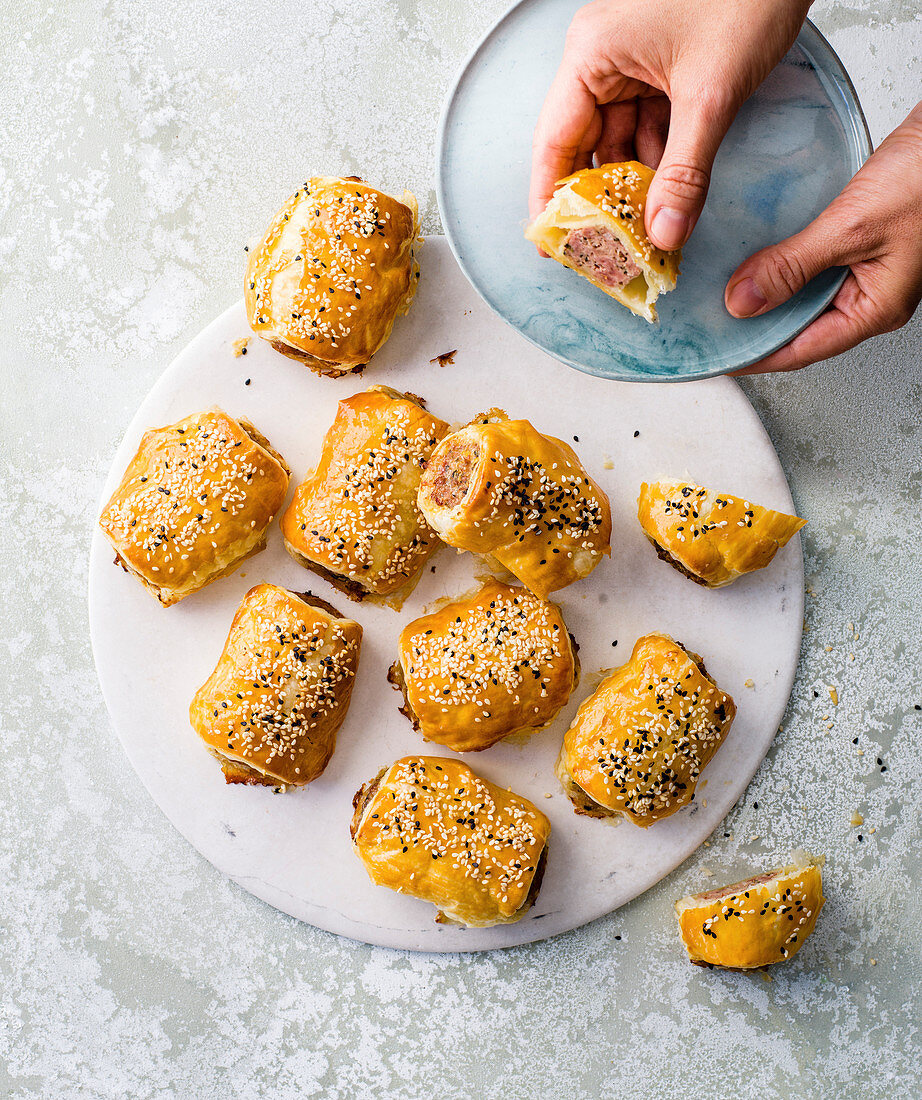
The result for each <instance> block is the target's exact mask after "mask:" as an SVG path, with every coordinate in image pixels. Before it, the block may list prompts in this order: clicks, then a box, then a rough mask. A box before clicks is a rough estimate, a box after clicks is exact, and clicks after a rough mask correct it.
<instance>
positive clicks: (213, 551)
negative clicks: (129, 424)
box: [99, 409, 288, 606]
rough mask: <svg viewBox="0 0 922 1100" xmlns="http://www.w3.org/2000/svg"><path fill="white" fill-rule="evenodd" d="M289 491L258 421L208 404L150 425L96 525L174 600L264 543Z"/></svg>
mask: <svg viewBox="0 0 922 1100" xmlns="http://www.w3.org/2000/svg"><path fill="white" fill-rule="evenodd" d="M287 489H288V466H287V465H286V463H285V461H284V459H283V458H282V457H281V455H279V454H278V453H277V452H276V451H274V450H273V449H272V447H271V446H270V445H269V443H268V442H267V441H266V440H265V439H264V438H263V437H262V436H261V435H260V434H259V433H258V432H257V431H256V429H255V428H254V427H253V425H252V424H250V423H249V421H247V420H243V419H240V420H235V419H234V418H233V417H231V416H228V415H227V413H225V412H222V410H221V409H209V410H208V411H207V412H201V413H195V414H194V415H192V416H187V417H186V418H185V419H183V420H180V421H179V422H178V423H176V424H171V425H170V426H169V427H166V428H151V429H150V430H148V431H146V432H145V433H144V436H143V438H142V440H141V444H140V446H139V447H138V450H137V452H136V454H135V456H134V458H132V460H131V462H130V463H129V464H128V469H127V470H126V471H125V474H124V476H123V477H122V480H121V483H120V485H119V487H118V488H117V489H116V490H115V492H114V493H113V494H112V498H111V500H110V501H109V503H108V504H107V505H106V507H105V508H104V510H103V513H102V515H101V516H100V517H99V526H100V527H101V528H102V530H103V532H104V534H105V535H106V537H107V538H108V540H109V541H110V542H111V543H112V545H113V546H114V547H115V550H116V552H117V556H118V561H119V563H120V564H122V565H123V566H124V568H125V569H127V570H128V572H130V573H132V574H134V575H135V576H136V577H138V578H139V580H141V581H143V583H144V584H145V585H146V586H147V587H148V588H149V589H150V590H151V591H152V592H153V594H154V595H155V596H156V597H157V599H159V600H160V602H161V603H162V604H164V606H169V605H170V604H173V603H176V601H177V600H181V599H182V598H183V597H184V596H188V595H189V594H190V593H192V592H196V591H197V590H198V589H199V588H202V587H203V586H204V585H206V584H208V583H210V582H211V581H213V580H215V579H216V578H217V577H221V576H224V575H225V574H226V573H229V572H232V571H233V570H234V569H236V567H237V566H238V565H239V564H240V562H241V561H243V559H244V558H246V557H248V556H249V555H250V554H254V553H256V552H257V551H258V550H261V549H262V548H263V547H264V546H265V544H266V531H267V529H268V527H269V524H270V523H271V522H272V519H273V517H274V516H275V514H276V512H278V510H279V508H280V507H281V506H282V502H283V501H284V499H285V493H286V491H287Z"/></svg>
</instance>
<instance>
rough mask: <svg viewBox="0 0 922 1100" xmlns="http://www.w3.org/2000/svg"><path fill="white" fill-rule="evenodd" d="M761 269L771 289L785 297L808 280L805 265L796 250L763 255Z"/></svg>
mask: <svg viewBox="0 0 922 1100" xmlns="http://www.w3.org/2000/svg"><path fill="white" fill-rule="evenodd" d="M763 271H764V274H765V276H766V278H767V280H768V282H769V285H770V286H771V288H772V290H773V291H774V292H775V293H776V294H777V295H779V296H781V297H785V298H789V297H791V296H792V295H794V294H796V293H797V292H798V291H799V290H801V289H802V288H803V287H804V286H805V285H806V284H807V282H808V281H809V275H808V272H807V269H806V265H805V264H804V261H803V258H802V257H801V256H800V255H799V254H798V253H797V252H791V251H784V252H781V251H779V252H771V253H769V255H768V256H766V257H765V261H764V265H763Z"/></svg>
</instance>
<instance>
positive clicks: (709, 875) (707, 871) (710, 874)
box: [701, 867, 714, 878]
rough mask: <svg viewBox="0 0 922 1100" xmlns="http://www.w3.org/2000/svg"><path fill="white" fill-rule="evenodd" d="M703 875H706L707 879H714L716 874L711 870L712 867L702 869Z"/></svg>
mask: <svg viewBox="0 0 922 1100" xmlns="http://www.w3.org/2000/svg"><path fill="white" fill-rule="evenodd" d="M701 874H702V875H704V877H705V878H713V877H714V872H713V871H712V870H711V868H710V867H702V868H701Z"/></svg>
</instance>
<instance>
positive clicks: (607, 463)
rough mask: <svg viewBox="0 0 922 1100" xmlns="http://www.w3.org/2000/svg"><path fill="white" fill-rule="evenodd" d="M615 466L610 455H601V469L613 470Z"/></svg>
mask: <svg viewBox="0 0 922 1100" xmlns="http://www.w3.org/2000/svg"><path fill="white" fill-rule="evenodd" d="M614 468H615V464H614V462H612V459H611V455H604V454H603V455H602V469H603V470H613V469H614Z"/></svg>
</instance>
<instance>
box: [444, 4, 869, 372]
mask: <svg viewBox="0 0 922 1100" xmlns="http://www.w3.org/2000/svg"><path fill="white" fill-rule="evenodd" d="M532 3H535V0H516V2H515V3H514V4H512V5H511V6H510V7H509V8H507V10H506V11H505V12H503V13H502V15H500V16H499V18H498V19H497V20H496V21H495V22H494V23H493V24H492V25H491V26H490V27H489V28H488V29H487V31H486V32H485V33H484V34H483V36H482V37H481V38H480V39H479V40H478V41H477V43H476V44H475V45H474V47H473V48H472V49H471V50H470V52H469V53H468V54H467V56H466V57H465V59H464V61H463V62H462V63H461V65H460V67H459V69H458V72H457V73H456V75H455V78H454V80H453V81H452V83H451V86H450V88H449V90H448V92H447V94H446V96H445V99H444V101H443V103H442V110H441V112H440V115H439V124H438V129H437V132H436V164H435V195H436V203H437V205H438V208H439V218H440V220H441V223H442V232H443V233H444V234H445V238H446V240H447V241H448V246H449V248H450V249H451V253H452V255H453V256H454V258H455V262H456V263H457V264H458V266H459V267H460V268H461V270H462V272H463V273H464V276H465V278H466V279H467V281H468V282H469V283H470V284H471V286H472V287H473V288H474V290H475V291H476V293H477V295H478V296H479V297H480V298H481V300H482V301H483V302H484V303H485V304H486V305H487V306H489V308H490V309H491V310H493V312H494V313H495V314H496V315H497V316H498V317H500V318H502V320H503V321H504V322H505V323H506V324H507V325H509V327H510V328H512V329H515V331H516V332H517V333H518V334H519V335H520V336H521V337H522V339H523V340H527V341H528V342H529V343H530V344H533V345H534V346H535V347H537V348H540V350H541V351H543V352H544V353H545V354H547V355H550V356H552V357H553V358H554V359H557V360H559V361H560V362H561V363H565V364H566V365H567V366H568V367H572V368H573V369H574V370H578V371H580V372H581V373H583V374H589V375H592V376H593V377H595V378H604V379H607V380H608V381H610V382H636V383H640V384H643V383H650V382H654V383H659V382H672V383H681V382H701V381H704V380H706V379H708V378H720V377H723V376H724V375H728V374H732V373H733V372H734V371H738V370H742V369H743V368H744V367H749V366H752V364H753V363H758V362H760V361H761V360H762V359H764V358H766V355H771V354H773V352H774V351H777V350H778V348H782V347H784V346H785V345H786V344H789V343H790V342H791V340H794V339H796V337H797V336H799V335H800V334H801V333H802V332H803V331H804V330H805V329H806V328H808V327H809V326H810V325H812V324H813V322H814V321H815V320H816V319H817V317H819V316H820V314H822V313H824V312H825V311H826V310H827V309H828V308H829V306H830V305H831V303H832V302H833V300H834V299H835V296H836V295H837V294H838V293H839V291H840V290H841V289H842V284H843V283H844V282H845V279H846V277H847V275H848V270H847V268H843V269H842V271H841V273H840V274H839V276H838V277H837V278H836V279H835V280H834V281H833V282H832V283H831V284H830V285H829V287H828V289H827V290H826V292H825V293H824V294H822V295H821V296H820V297H819V298H818V299H817V303H816V306H815V308H814V309H813V310H811V312H810V313H809V314H808V316H807V317H806V319H805V320H803V322H802V323H800V324H799V325H798V326H797V328H796V329H795V330H794V331H793V332H792V333H791V334H790V335H789V336H788V337H787V338H786V339H785V340H784V341H783V342H782V343H779V344H778V345H777V346H776V347H775V348H773V349H772V351H769V352H767V353H765V354H760V355H756V356H750V357H748V358H744V359H741V360H740V361H739V362H738V363H735V364H733V365H731V366H727V367H721V368H720V369H717V370H707V369H705V370H701V371H696V372H694V373H687V374H683V375H681V377H677V376H675V375H666V374H662V375H659V374H652V373H651V374H650V375H649V376H648V377H643V376H640V375H638V374H636V373H630V374H623V375H622V374H618V373H612V372H611V371H601V370H596V369H594V368H592V367H590V366H587V365H586V364H584V363H581V362H579V361H578V360H576V359H573V358H572V357H571V356H568V355H563V354H561V353H559V352H557V351H555V350H554V349H553V348H549V347H546V346H545V345H544V344H542V343H541V342H540V341H538V340H535V339H534V338H533V337H531V336H529V335H528V333H526V332H523V331H522V329H520V328H519V327H518V326H517V325H514V324H512V322H511V321H510V320H509V319H508V318H507V317H506V316H505V314H504V313H503V312H502V311H501V310H500V309H499V308H498V307H497V306H496V305H495V304H494V303H493V302H492V301H491V300H490V298H489V297H488V296H487V294H486V292H485V291H484V290H483V289H482V288H481V286H480V283H479V282H478V280H477V279H475V278H474V276H473V274H472V273H471V271H470V269H469V268H468V265H467V264H466V263H465V261H464V260H463V259H462V257H461V255H460V252H459V249H458V246H457V244H456V241H455V237H454V234H453V232H452V227H451V224H450V221H449V219H448V218H447V217H446V214H445V212H446V210H447V208H448V198H447V195H446V191H445V172H444V166H445V143H446V131H447V129H448V123H449V117H450V115H451V113H452V108H453V107H454V105H455V102H456V101H457V97H458V89H459V88H460V86H461V82H462V81H463V80H464V79H465V77H466V76H467V74H468V72H469V70H470V68H471V66H472V65H473V63H474V61H475V59H476V57H477V55H478V54H479V53H480V51H481V50H482V49H483V48H484V46H485V45H486V44H487V43H488V42H489V41H490V39H491V38H492V37H493V36H494V34H496V32H497V31H498V30H499V29H500V27H501V26H502V25H503V23H505V22H506V21H507V20H508V19H510V18H511V17H512V16H513V15H514V14H515V13H516V12H517V11H518V9H519V8H521V7H523V6H524V5H525V4H532ZM575 10H576V9H575V8H574V11H575ZM795 44H800V45H801V46H802V48H804V50H805V52H806V53H807V54H808V56H809V57H810V59H811V61H814V58H815V55H816V54H817V53H819V54H822V53H825V54H826V59H825V60H826V61H827V62H828V69H827V70H825V71H824V70H823V69H822V68H819V67H818V66H816V65H814V67H815V68H816V71H817V73H818V75H819V76H820V78H821V79H822V78H823V77H824V76H825V77H827V79H831V81H832V84H833V87H834V88H835V90H836V92H837V93H838V95H839V97H840V99H841V101H842V105H843V106H844V115H842V114H841V113H840V117H841V118H842V119H843V121H844V120H845V119H847V120H848V122H850V123H851V127H850V129H851V132H852V136H853V138H854V141H855V146H856V148H857V152H858V162H859V163H858V167H857V168H856V169H855V172H857V171H859V170H860V168H861V167H862V166H863V165H864V164H865V163H866V161H867V159H868V157H869V156H870V155H871V153H872V152H873V148H874V146H873V142H872V141H871V132H870V129H869V128H868V122H867V118H866V117H865V113H864V108H863V107H862V106H861V101H860V100H859V98H858V92H857V90H856V89H855V85H854V83H853V82H852V78H851V77H850V76H849V74H848V70H847V69H846V68H845V65H844V64H843V62H842V59H841V58H840V57H839V55H838V54H837V53H836V51H835V50H834V49H833V47H832V45H831V44H830V42H829V40H828V39H827V38H826V36H825V35H824V34H823V33H822V31H820V29H819V28H818V27H817V26H816V24H815V23H814V22H813V21H812V20H810V19H805V20H804V24H803V26H802V27H801V29H800V32H799V34H798V35H797V38H796V39H795ZM561 49H562V46H561ZM823 83H824V86H825V84H826V81H823ZM828 90H829V89H828V88H827V91H828ZM830 98H832V96H830Z"/></svg>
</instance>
